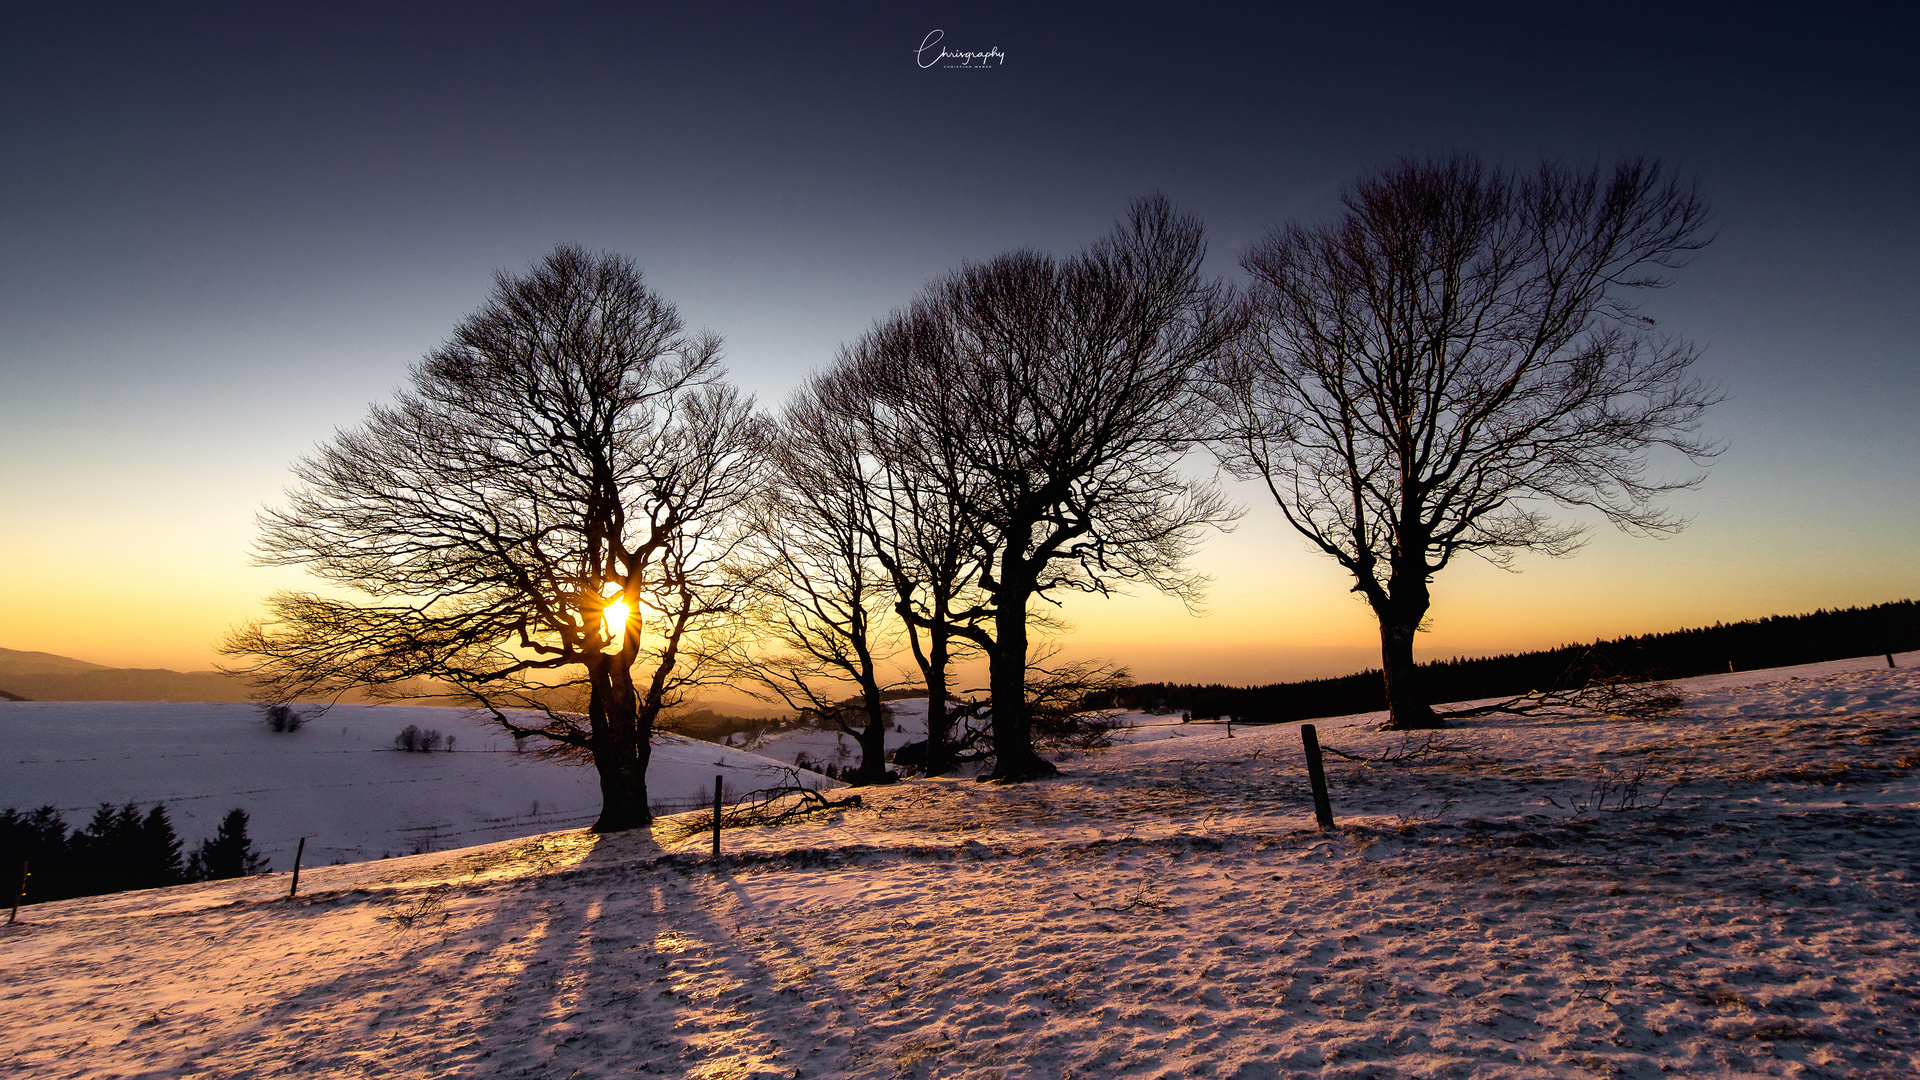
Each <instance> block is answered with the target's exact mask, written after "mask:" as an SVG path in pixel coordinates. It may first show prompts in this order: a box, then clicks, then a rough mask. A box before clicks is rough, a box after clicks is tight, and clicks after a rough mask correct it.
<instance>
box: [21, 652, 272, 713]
mask: <svg viewBox="0 0 1920 1080" xmlns="http://www.w3.org/2000/svg"><path fill="white" fill-rule="evenodd" d="M0 695H4V696H6V697H7V698H11V699H14V700H19V699H27V700H32V701H245V700H247V684H246V683H244V682H242V681H240V680H239V679H236V678H234V677H232V676H231V675H222V674H221V673H220V672H217V671H170V670H168V669H166V668H115V667H106V666H104V665H101V664H90V663H88V662H86V661H85V660H75V659H73V658H72V657H69V656H55V655H54V654H52V653H43V652H20V651H19V650H16V649H0Z"/></svg>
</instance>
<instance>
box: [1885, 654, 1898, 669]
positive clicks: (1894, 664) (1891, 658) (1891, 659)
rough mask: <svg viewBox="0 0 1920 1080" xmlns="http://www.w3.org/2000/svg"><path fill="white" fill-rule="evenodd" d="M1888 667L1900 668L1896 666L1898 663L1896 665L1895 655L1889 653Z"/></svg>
mask: <svg viewBox="0 0 1920 1080" xmlns="http://www.w3.org/2000/svg"><path fill="white" fill-rule="evenodd" d="M1887 666H1888V667H1899V666H1900V665H1899V664H1896V663H1894V662H1893V654H1892V653H1888V654H1887Z"/></svg>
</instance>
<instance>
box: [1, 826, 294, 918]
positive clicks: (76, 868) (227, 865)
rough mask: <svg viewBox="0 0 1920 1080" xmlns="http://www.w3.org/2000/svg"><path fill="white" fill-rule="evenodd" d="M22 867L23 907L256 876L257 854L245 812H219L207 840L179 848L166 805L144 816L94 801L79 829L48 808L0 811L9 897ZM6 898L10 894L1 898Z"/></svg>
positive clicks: (260, 862) (260, 863)
mask: <svg viewBox="0 0 1920 1080" xmlns="http://www.w3.org/2000/svg"><path fill="white" fill-rule="evenodd" d="M23 864H24V865H26V866H27V867H28V868H29V872H30V877H29V878H28V881H27V889H26V897H25V902H26V903H30V904H31V903H37V902H39V901H43V900H61V899H66V898H68V897H74V896H96V895H99V894H101V893H112V892H122V891H124V890H127V889H157V888H160V887H162V886H165V885H180V884H184V883H186V882H192V881H217V880H221V879H224V878H236V877H244V876H247V875H250V874H259V873H264V872H265V871H266V869H267V860H266V858H265V857H263V856H261V855H259V854H257V853H256V852H255V851H254V850H253V842H252V840H250V839H249V838H248V836H247V812H246V811H245V810H242V809H240V808H239V807H235V808H234V809H232V810H230V811H228V812H227V815H226V817H225V818H223V819H222V820H221V822H220V827H219V830H218V831H217V832H216V833H214V835H213V836H211V837H208V838H207V839H205V840H202V841H201V842H200V843H199V844H198V845H197V846H195V847H194V848H193V849H192V850H190V851H189V850H185V849H183V846H182V844H181V841H180V839H179V837H178V836H177V835H175V833H174V831H173V822H172V820H171V819H170V818H169V816H168V814H167V808H166V804H164V803H155V804H154V805H153V807H152V808H151V809H149V810H148V811H147V812H146V813H144V814H143V813H141V812H140V808H139V807H138V806H137V805H135V804H133V803H128V804H126V805H125V806H120V807H115V806H113V805H111V804H108V803H102V804H100V808H99V809H98V810H96V811H94V814H93V817H92V818H91V819H90V820H89V821H88V822H87V824H86V825H85V826H84V827H82V828H79V829H69V828H68V825H67V822H66V819H65V818H64V817H62V816H61V814H60V812H59V810H57V809H55V808H54V807H52V806H42V807H40V808H39V809H37V810H33V811H31V812H28V813H21V812H19V811H18V810H17V809H15V808H13V807H9V808H7V809H6V810H5V811H4V812H0V878H4V879H5V882H6V889H7V890H8V892H9V894H11V892H12V891H13V890H15V889H18V888H19V886H20V880H19V874H20V870H21V867H22V865H23ZM8 899H9V901H10V900H11V895H9V897H8Z"/></svg>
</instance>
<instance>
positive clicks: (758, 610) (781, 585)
mask: <svg viewBox="0 0 1920 1080" xmlns="http://www.w3.org/2000/svg"><path fill="white" fill-rule="evenodd" d="M861 445H862V444H861V441H860V435H859V432H858V430H857V427H856V426H855V424H854V423H853V422H852V421H851V418H850V417H849V416H848V415H847V414H846V413H845V412H844V411H842V410H838V409H835V408H832V407H830V404H829V402H828V401H826V400H824V399H823V397H822V395H821V393H820V388H819V385H818V381H817V380H816V383H815V384H814V385H811V386H809V387H807V388H806V389H803V390H802V391H801V392H800V393H799V394H798V395H796V396H795V398H794V400H793V401H792V402H791V403H790V404H789V405H788V406H787V408H786V410H785V412H784V413H783V414H782V424H781V426H780V436H779V438H778V439H777V440H776V441H775V442H774V443H773V444H772V447H771V451H770V453H769V454H768V460H767V465H768V484H767V487H766V490H765V491H764V492H763V493H762V495H761V496H760V498H759V499H757V500H756V501H755V509H754V514H753V518H752V529H751V532H752V539H750V540H749V541H748V542H747V545H746V549H745V550H746V556H745V557H744V558H743V559H742V560H741V561H740V563H739V564H738V567H737V570H736V573H738V575H739V578H740V583H741V589H742V590H743V592H745V593H747V594H748V595H750V596H751V597H753V601H752V602H751V603H750V604H748V605H746V606H745V608H744V609H743V612H744V614H745V616H746V619H747V626H746V627H745V633H746V637H747V640H746V641H744V642H743V645H744V646H745V649H744V650H743V652H742V655H741V659H740V661H739V663H738V670H739V671H740V673H741V674H742V675H743V676H744V679H745V681H746V682H747V683H748V684H750V685H753V684H757V685H758V686H759V687H761V688H763V690H762V691H761V694H762V696H770V697H773V698H777V699H778V700H780V701H783V702H785V703H786V704H787V705H789V706H791V707H793V708H795V709H797V710H800V711H802V712H803V713H812V714H814V715H816V716H819V717H820V718H821V719H823V720H826V721H828V722H830V723H832V724H834V725H835V726H837V727H838V728H840V730H842V731H844V732H846V733H847V734H849V735H851V736H853V737H854V739H856V740H857V741H858V742H859V744H860V766H859V768H858V769H857V770H856V771H855V772H854V774H853V777H852V780H853V782H855V783H861V784H877V783H884V782H885V781H886V780H887V778H888V772H887V761H886V729H887V719H888V712H887V706H886V703H885V699H884V698H883V697H882V696H881V695H882V692H883V690H885V689H886V687H884V686H883V685H882V683H883V682H891V681H892V680H890V679H887V678H886V668H887V665H888V660H889V658H890V656H891V655H892V654H893V653H894V652H895V651H896V650H897V641H898V638H899V624H898V622H897V620H896V619H895V618H894V613H893V604H894V593H893V589H892V583H891V581H890V579H889V578H888V577H887V574H886V572H885V570H884V569H883V568H882V567H881V565H880V563H879V561H878V560H877V559H875V557H874V552H873V545H872V538H871V530H870V523H869V520H868V515H869V511H870V507H869V496H870V493H869V491H868V489H867V487H866V485H865V482H864V471H865V467H866V465H867V459H866V458H865V456H864V455H863V454H862V451H861ZM755 639H757V640H755ZM849 684H851V688H852V690H853V696H852V698H851V699H850V700H849V699H846V698H844V697H843V695H845V693H846V690H847V688H848V686H849Z"/></svg>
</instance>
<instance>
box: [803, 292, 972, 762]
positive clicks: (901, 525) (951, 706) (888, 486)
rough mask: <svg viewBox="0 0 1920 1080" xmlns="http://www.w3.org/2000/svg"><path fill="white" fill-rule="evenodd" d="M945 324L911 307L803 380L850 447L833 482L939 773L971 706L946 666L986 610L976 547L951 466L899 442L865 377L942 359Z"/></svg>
mask: <svg viewBox="0 0 1920 1080" xmlns="http://www.w3.org/2000/svg"><path fill="white" fill-rule="evenodd" d="M945 329H946V328H945V327H944V326H943V325H939V324H937V323H933V322H930V321H929V320H927V319H926V318H923V317H919V316H916V315H913V314H904V315H896V316H894V317H893V318H890V319H887V320H885V321H883V322H881V323H880V324H879V325H877V326H876V327H875V328H874V329H873V330H872V331H871V332H869V333H868V334H867V335H865V336H864V337H863V338H861V340H860V341H859V342H858V343H856V344H855V345H853V346H851V347H850V348H848V349H845V350H843V351H842V353H841V356H840V359H839V363H838V364H837V365H836V366H835V367H834V368H833V369H831V370H829V371H828V372H825V373H823V374H821V375H820V376H818V377H816V378H815V379H814V380H813V382H812V384H811V385H810V387H809V391H808V393H809V395H810V397H811V400H812V401H813V402H814V406H813V407H814V409H816V410H817V411H818V414H819V415H820V416H821V417H822V418H825V417H832V418H833V425H834V428H835V430H837V431H838V432H840V435H839V438H840V439H841V440H842V442H843V443H844V444H846V445H847V446H848V447H849V450H850V452H849V453H847V454H845V455H843V456H842V457H841V459H840V462H841V470H840V475H839V476H838V478H837V481H836V482H837V483H839V484H840V486H841V487H842V488H843V489H844V490H846V491H847V492H849V493H851V494H855V495H857V496H858V500H857V501H856V502H855V503H853V504H852V505H851V506H850V509H851V510H853V511H854V513H853V515H852V520H853V521H854V522H855V523H856V524H857V525H858V527H859V528H860V529H861V530H862V531H863V532H864V534H865V537H866V541H867V543H868V544H869V546H870V549H871V553H872V557H873V559H874V560H875V561H876V562H878V563H879V565H880V566H881V568H882V569H883V570H884V571H885V572H886V578H887V580H888V581H890V582H891V583H892V586H893V594H894V595H893V608H894V612H895V614H897V615H898V616H899V617H900V619H901V623H902V628H903V630H904V633H905V637H906V641H907V645H908V649H909V652H910V654H911V655H912V657H913V660H914V664H915V666H916V667H917V668H918V669H919V671H920V677H921V681H922V685H924V686H925V687H926V701H927V732H926V735H927V738H926V746H925V752H924V754H923V764H922V767H923V769H924V771H925V772H926V774H927V775H928V776H937V775H940V774H942V773H945V772H947V771H948V770H950V769H951V768H952V767H953V766H954V765H955V764H957V762H956V759H955V753H956V747H955V744H954V731H955V729H956V725H959V724H962V723H964V721H965V715H964V714H966V713H967V712H968V710H969V706H968V704H967V703H965V702H962V701H958V700H955V699H954V695H953V692H952V689H953V687H952V682H951V672H952V670H953V667H954V665H955V664H956V663H958V662H959V661H960V660H961V659H963V658H964V657H966V656H967V655H968V654H970V653H971V652H973V651H974V644H973V642H974V639H975V638H977V637H978V636H979V635H980V633H981V630H982V622H983V621H984V620H985V619H986V618H987V617H988V615H989V614H990V610H989V608H988V607H987V605H986V602H985V598H984V596H983V594H982V593H981V592H980V590H979V589H978V587H977V586H976V585H975V584H974V582H975V581H976V580H977V578H978V575H979V572H980V570H981V569H982V564H981V556H982V552H981V550H980V549H979V548H978V547H977V546H976V544H975V543H974V534H973V532H972V531H971V530H970V529H969V528H968V522H967V518H966V510H965V506H966V503H967V500H966V499H964V498H956V497H955V496H954V495H953V494H952V493H951V490H950V487H949V486H948V485H946V484H943V482H942V481H943V479H948V478H957V476H958V474H957V473H956V472H955V471H954V470H953V469H951V468H942V469H938V470H929V469H927V468H925V467H924V453H925V451H926V449H927V448H925V447H922V446H917V445H911V444H902V443H900V442H899V441H898V440H900V439H901V438H902V437H905V438H908V439H914V438H916V437H915V436H914V435H913V433H912V431H911V429H902V428H900V427H899V426H897V425H890V424H888V423H887V422H885V420H884V418H883V417H882V415H881V413H882V412H884V410H876V408H875V403H876V400H877V398H876V389H877V388H876V387H874V386H869V385H867V384H866V382H865V375H866V374H867V373H869V372H871V371H873V370H875V368H874V365H876V364H878V365H882V366H891V365H896V364H901V363H906V364H930V365H938V364H942V363H944V362H945V360H946V357H947V355H948V349H947V346H948V344H950V341H951V338H950V336H948V335H947V334H946V333H944V331H945Z"/></svg>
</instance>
